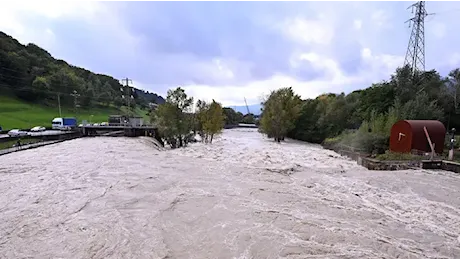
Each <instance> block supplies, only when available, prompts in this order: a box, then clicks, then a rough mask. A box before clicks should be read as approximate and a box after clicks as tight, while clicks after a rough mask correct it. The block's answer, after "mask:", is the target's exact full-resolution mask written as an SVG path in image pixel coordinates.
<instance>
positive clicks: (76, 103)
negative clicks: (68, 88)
mask: <svg viewBox="0 0 460 260" xmlns="http://www.w3.org/2000/svg"><path fill="white" fill-rule="evenodd" d="M70 95H71V96H72V97H73V98H74V106H75V115H77V108H78V107H79V105H78V97H80V94H78V93H77V91H76V90H74V91H73V92H72V94H70Z"/></svg>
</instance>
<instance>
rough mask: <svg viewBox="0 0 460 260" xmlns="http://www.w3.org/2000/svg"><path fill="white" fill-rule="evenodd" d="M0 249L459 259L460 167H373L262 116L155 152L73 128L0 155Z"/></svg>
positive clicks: (91, 254)
mask: <svg viewBox="0 0 460 260" xmlns="http://www.w3.org/2000/svg"><path fill="white" fill-rule="evenodd" d="M0 176H1V177H0V191H1V192H2V196H1V198H0V257H2V258H311V257H314V258H443V257H444V258H445V257H447V258H459V257H460V238H459V235H460V192H459V189H460V188H459V187H460V177H459V176H458V175H455V174H454V173H449V172H444V171H425V170H408V171H394V172H377V171H369V170H367V169H365V168H363V167H360V166H358V165H356V163H355V162H353V161H351V160H348V159H346V158H343V157H341V156H339V155H337V154H336V153H334V152H332V151H328V150H324V149H322V148H321V147H320V146H317V145H311V144H305V143H301V142H296V141H292V140H287V142H286V143H282V144H277V143H274V142H272V141H271V140H267V139H265V138H263V137H262V136H261V135H260V134H259V133H257V129H232V130H225V131H224V133H223V134H222V136H220V137H218V138H217V139H216V140H215V141H214V143H213V144H212V145H205V144H201V143H198V144H192V145H190V147H188V148H185V149H176V150H166V151H159V150H158V149H155V147H154V146H153V145H152V144H151V142H150V141H148V139H147V138H110V137H97V138H80V139H75V140H70V141H66V142H63V143H58V144H53V145H49V146H44V147H40V148H36V149H33V150H27V151H21V152H17V153H12V154H7V155H4V156H1V157H0Z"/></svg>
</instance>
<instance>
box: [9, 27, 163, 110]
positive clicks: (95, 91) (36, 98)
mask: <svg viewBox="0 0 460 260" xmlns="http://www.w3.org/2000/svg"><path fill="white" fill-rule="evenodd" d="M122 87H123V86H122V85H121V84H120V82H119V81H118V80H117V79H115V78H113V77H111V76H108V75H103V74H97V73H94V72H91V71H88V70H86V69H84V68H80V67H76V66H73V65H70V64H68V63H67V62H65V61H63V60H58V59H55V58H53V57H52V56H51V54H50V53H49V52H47V51H46V50H44V49H42V48H40V47H39V46H37V45H35V44H33V43H29V44H27V45H22V44H21V43H19V42H18V41H17V40H16V39H14V38H13V37H11V36H9V35H7V34H5V33H3V32H1V31H0V94H1V95H14V96H16V97H18V98H20V99H22V100H24V101H27V102H32V103H37V104H40V105H52V106H56V104H57V102H58V98H59V101H60V103H61V105H62V106H64V107H66V106H67V107H73V106H75V101H77V105H78V107H81V108H82V109H87V108H91V107H96V106H98V107H101V106H110V105H112V106H115V107H120V106H123V105H126V104H125V103H127V102H125V101H126V98H123V97H122V95H124V97H128V93H124V92H122V91H125V90H124V89H123V88H122ZM75 94H77V95H75ZM132 95H133V97H134V102H130V104H133V103H135V104H136V105H138V106H140V107H147V106H148V103H150V102H154V103H157V104H162V103H164V102H165V100H164V98H163V97H161V96H159V95H157V94H155V93H150V92H147V91H144V90H140V89H137V88H134V89H133V93H132Z"/></svg>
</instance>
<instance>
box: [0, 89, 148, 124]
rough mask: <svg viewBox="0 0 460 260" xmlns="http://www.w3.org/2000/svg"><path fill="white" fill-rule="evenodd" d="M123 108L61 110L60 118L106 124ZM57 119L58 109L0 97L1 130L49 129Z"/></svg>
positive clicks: (141, 112) (137, 110)
mask: <svg viewBox="0 0 460 260" xmlns="http://www.w3.org/2000/svg"><path fill="white" fill-rule="evenodd" d="M125 110H126V109H125V108H124V107H122V108H120V109H118V108H115V107H106V108H95V109H91V110H80V111H79V112H78V115H75V112H73V111H72V110H71V109H69V108H64V107H63V108H62V117H77V119H78V122H79V123H81V122H82V120H87V121H88V122H93V123H97V122H98V123H100V122H107V120H108V116H109V115H116V114H120V113H123V111H125ZM135 113H136V114H137V115H139V116H143V117H144V119H148V116H147V115H146V111H143V110H140V109H136V111H135ZM55 117H59V108H58V107H57V106H56V107H46V106H41V105H37V104H29V103H26V102H24V101H22V100H19V99H16V98H13V97H6V96H0V126H1V127H2V128H3V130H9V129H14V128H20V129H28V128H32V127H34V126H44V127H51V121H52V120H53V118H55Z"/></svg>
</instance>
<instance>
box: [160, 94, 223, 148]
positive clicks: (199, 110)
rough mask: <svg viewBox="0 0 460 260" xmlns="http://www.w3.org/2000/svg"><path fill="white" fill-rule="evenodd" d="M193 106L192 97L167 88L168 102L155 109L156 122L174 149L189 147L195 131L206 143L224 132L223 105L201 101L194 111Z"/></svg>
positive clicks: (162, 134) (164, 137) (163, 136)
mask: <svg viewBox="0 0 460 260" xmlns="http://www.w3.org/2000/svg"><path fill="white" fill-rule="evenodd" d="M192 107H193V97H189V96H187V94H186V93H185V90H184V89H182V88H180V87H178V88H176V89H175V90H169V91H168V96H167V97H166V102H165V104H162V105H159V106H158V108H157V110H156V111H155V113H154V115H153V121H154V122H155V123H156V125H157V126H158V129H159V131H160V134H161V136H162V138H163V139H164V140H165V141H166V142H167V143H168V144H169V145H170V146H171V148H179V147H185V146H187V144H188V142H189V141H191V140H194V135H195V134H196V133H198V134H199V135H200V136H201V137H202V140H203V142H206V143H212V140H213V138H214V136H215V135H216V134H218V133H220V132H221V131H222V129H223V127H224V121H225V115H224V112H223V109H222V105H221V104H219V103H217V102H216V101H214V100H213V101H212V103H210V104H207V103H206V102H205V101H201V100H198V102H197V103H196V109H195V111H192V110H193V108H192Z"/></svg>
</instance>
